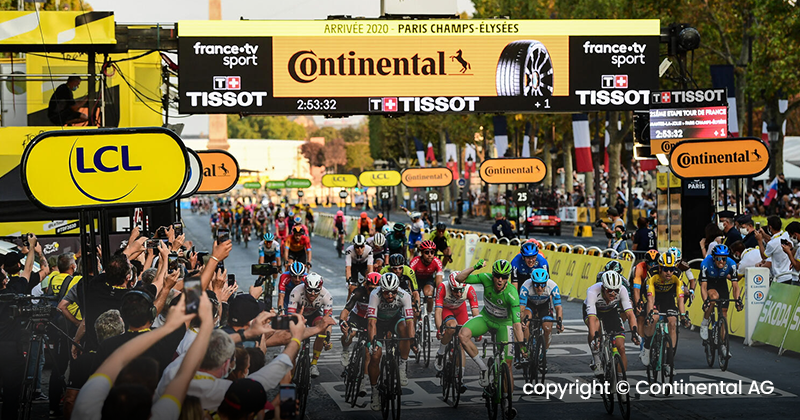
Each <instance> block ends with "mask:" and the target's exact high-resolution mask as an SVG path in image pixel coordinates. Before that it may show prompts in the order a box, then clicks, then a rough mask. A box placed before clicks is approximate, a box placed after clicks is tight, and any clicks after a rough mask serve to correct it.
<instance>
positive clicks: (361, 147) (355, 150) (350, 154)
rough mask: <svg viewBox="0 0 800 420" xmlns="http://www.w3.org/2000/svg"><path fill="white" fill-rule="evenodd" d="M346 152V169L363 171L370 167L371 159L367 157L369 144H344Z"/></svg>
mask: <svg viewBox="0 0 800 420" xmlns="http://www.w3.org/2000/svg"><path fill="white" fill-rule="evenodd" d="M345 147H346V151H347V169H348V170H352V169H358V170H359V171H363V170H365V169H367V168H371V167H372V157H371V156H370V155H369V143H367V142H359V143H345Z"/></svg>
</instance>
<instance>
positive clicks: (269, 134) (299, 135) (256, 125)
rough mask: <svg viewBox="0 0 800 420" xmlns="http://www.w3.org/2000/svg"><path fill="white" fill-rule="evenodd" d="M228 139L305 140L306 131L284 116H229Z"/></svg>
mask: <svg viewBox="0 0 800 420" xmlns="http://www.w3.org/2000/svg"><path fill="white" fill-rule="evenodd" d="M228 138H232V139H280V140H304V139H305V138H306V129H305V128H303V126H302V125H300V124H297V123H295V122H292V121H289V120H288V119H287V118H286V117H283V116H279V117H274V116H267V115H249V116H246V117H243V118H240V117H239V116H237V115H228Z"/></svg>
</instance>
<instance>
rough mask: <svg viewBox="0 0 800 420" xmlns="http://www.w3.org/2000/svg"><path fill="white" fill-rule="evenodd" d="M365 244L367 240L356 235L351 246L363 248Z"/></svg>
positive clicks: (362, 236)
mask: <svg viewBox="0 0 800 420" xmlns="http://www.w3.org/2000/svg"><path fill="white" fill-rule="evenodd" d="M366 243H367V238H365V237H364V235H356V236H355V237H354V238H353V245H355V246H364V245H365V244H366Z"/></svg>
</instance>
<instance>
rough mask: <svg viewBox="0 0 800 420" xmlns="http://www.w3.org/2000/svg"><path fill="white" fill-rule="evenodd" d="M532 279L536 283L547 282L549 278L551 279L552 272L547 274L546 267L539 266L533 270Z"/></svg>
mask: <svg viewBox="0 0 800 420" xmlns="http://www.w3.org/2000/svg"><path fill="white" fill-rule="evenodd" d="M531 280H532V281H533V282H534V283H535V284H545V283H547V280H550V274H547V270H545V269H544V268H537V269H535V270H533V272H531Z"/></svg>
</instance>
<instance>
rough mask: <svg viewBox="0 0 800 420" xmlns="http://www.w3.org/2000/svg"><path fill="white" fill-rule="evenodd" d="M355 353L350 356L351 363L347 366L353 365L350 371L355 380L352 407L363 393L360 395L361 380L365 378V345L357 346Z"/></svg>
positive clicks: (353, 380)
mask: <svg viewBox="0 0 800 420" xmlns="http://www.w3.org/2000/svg"><path fill="white" fill-rule="evenodd" d="M353 351H354V353H353V354H352V355H351V356H350V364H349V365H348V366H347V367H352V370H351V371H350V375H352V377H354V378H352V377H351V381H352V382H353V393H352V396H351V400H350V407H355V406H356V401H358V397H361V396H363V395H359V390H360V389H361V381H363V380H364V347H362V346H358V345H357V346H356V348H355V350H353Z"/></svg>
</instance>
